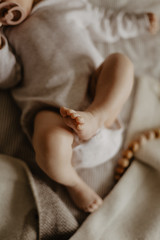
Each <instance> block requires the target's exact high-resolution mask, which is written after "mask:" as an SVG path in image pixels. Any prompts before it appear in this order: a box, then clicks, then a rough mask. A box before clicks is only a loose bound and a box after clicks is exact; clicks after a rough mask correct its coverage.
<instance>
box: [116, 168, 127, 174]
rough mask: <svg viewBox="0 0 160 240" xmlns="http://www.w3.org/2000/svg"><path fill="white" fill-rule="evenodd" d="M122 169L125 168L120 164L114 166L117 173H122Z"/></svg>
mask: <svg viewBox="0 0 160 240" xmlns="http://www.w3.org/2000/svg"><path fill="white" fill-rule="evenodd" d="M124 171H125V169H124V168H123V167H121V166H118V167H117V168H116V173H118V174H122V173H123V172H124Z"/></svg>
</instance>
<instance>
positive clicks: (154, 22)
mask: <svg viewBox="0 0 160 240" xmlns="http://www.w3.org/2000/svg"><path fill="white" fill-rule="evenodd" d="M147 16H148V19H149V22H150V26H149V32H150V33H151V34H156V33H157V32H158V30H159V22H158V18H157V16H156V15H155V14H154V13H147Z"/></svg>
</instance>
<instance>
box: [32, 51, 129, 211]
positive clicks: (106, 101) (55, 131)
mask: <svg viewBox="0 0 160 240" xmlns="http://www.w3.org/2000/svg"><path fill="white" fill-rule="evenodd" d="M106 76H107V77H106ZM95 77H96V78H97V85H96V93H95V98H94V100H93V102H92V104H91V105H90V106H89V107H88V109H87V110H86V111H84V112H76V111H73V110H71V109H66V108H64V107H62V108H61V109H60V111H61V114H62V116H63V117H61V116H60V115H59V114H57V113H54V112H51V111H42V112H40V113H38V114H37V115H36V118H35V122H34V135H33V146H34V149H35V152H36V161H37V163H38V165H39V166H40V167H41V168H42V169H43V171H44V172H46V174H47V175H48V176H49V177H50V178H51V179H53V180H55V181H56V182H58V183H60V184H63V185H65V186H66V187H67V189H68V192H69V194H70V196H71V198H72V200H73V201H74V203H75V204H76V206H77V207H78V208H80V209H82V210H84V211H86V212H93V211H95V210H96V209H97V208H99V206H100V205H101V204H102V202H103V200H102V199H101V198H100V197H99V196H98V194H97V193H96V192H95V191H93V190H92V189H91V188H90V187H89V186H88V185H87V184H86V183H85V182H84V181H83V180H82V179H81V178H80V177H79V176H78V174H77V172H76V171H75V169H74V168H73V167H72V164H71V159H72V144H73V140H74V136H73V131H75V132H76V133H77V134H78V135H79V137H80V138H81V139H83V140H87V139H89V138H91V137H92V136H93V135H94V134H95V133H96V131H97V130H98V129H99V128H100V127H101V126H103V125H104V124H105V125H106V126H108V127H109V126H111V125H112V124H113V122H114V121H115V120H116V118H117V116H118V114H119V112H120V111H121V109H122V107H123V104H124V103H125V102H126V100H127V98H128V97H129V95H130V92H131V89H132V86H133V65H132V63H131V61H130V60H129V59H128V58H127V57H125V56H124V55H122V54H119V53H117V54H112V55H110V56H109V57H108V58H107V59H106V60H105V62H104V63H103V65H101V66H100V68H99V69H97V72H96V73H95ZM78 126H81V127H82V128H80V129H79V127H78ZM62 149H63V151H62ZM53 159H54V161H53Z"/></svg>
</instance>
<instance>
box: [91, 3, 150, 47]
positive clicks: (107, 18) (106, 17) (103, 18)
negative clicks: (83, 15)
mask: <svg viewBox="0 0 160 240" xmlns="http://www.w3.org/2000/svg"><path fill="white" fill-rule="evenodd" d="M88 11H89V16H90V24H89V25H88V29H89V32H90V34H91V35H92V37H93V39H94V40H95V41H96V40H97V41H101V42H111V43H114V42H116V41H118V40H119V39H121V38H123V39H129V38H134V37H136V36H138V35H141V34H144V33H146V32H148V28H149V24H150V23H149V20H148V16H147V14H146V13H141V14H136V13H125V12H123V11H120V12H115V11H112V10H109V11H108V10H102V9H99V8H93V7H92V6H91V5H88Z"/></svg>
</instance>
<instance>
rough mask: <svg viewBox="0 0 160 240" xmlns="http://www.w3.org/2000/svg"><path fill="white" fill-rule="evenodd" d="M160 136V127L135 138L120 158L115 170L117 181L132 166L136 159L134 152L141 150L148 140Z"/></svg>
mask: <svg viewBox="0 0 160 240" xmlns="http://www.w3.org/2000/svg"><path fill="white" fill-rule="evenodd" d="M158 138H160V128H155V129H151V130H149V131H147V132H144V133H141V134H140V136H139V137H138V138H137V139H136V140H133V141H132V142H131V143H130V144H129V145H128V147H127V149H126V150H124V151H123V152H122V158H120V159H119V160H118V165H117V167H116V170H115V181H116V182H117V181H118V180H119V179H120V178H121V177H122V175H123V174H124V172H125V171H126V170H127V168H128V167H129V166H130V164H131V163H132V161H133V159H134V153H135V152H137V151H138V150H139V148H140V147H141V146H143V145H144V144H146V143H147V142H148V141H150V140H153V139H158Z"/></svg>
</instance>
